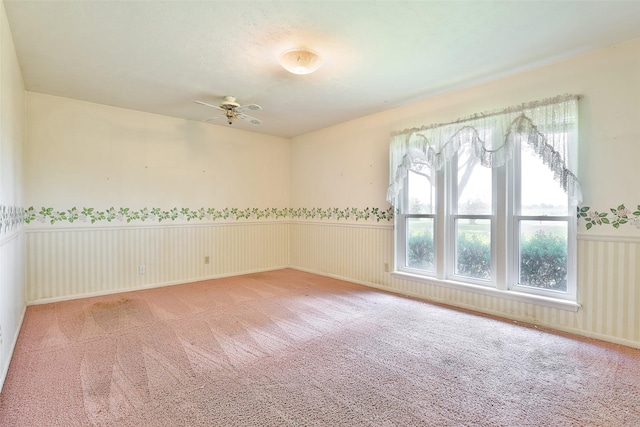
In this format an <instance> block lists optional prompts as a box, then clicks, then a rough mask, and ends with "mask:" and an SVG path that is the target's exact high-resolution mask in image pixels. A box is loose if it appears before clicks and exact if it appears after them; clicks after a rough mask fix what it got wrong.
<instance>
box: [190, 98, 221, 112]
mask: <svg viewBox="0 0 640 427" xmlns="http://www.w3.org/2000/svg"><path fill="white" fill-rule="evenodd" d="M193 102H195V103H196V104H201V105H206V106H207V107H211V108H215V109H216V110H220V111H224V109H223V108H220V107H218V106H217V105H213V104H207V103H206V102H202V101H196V100H193Z"/></svg>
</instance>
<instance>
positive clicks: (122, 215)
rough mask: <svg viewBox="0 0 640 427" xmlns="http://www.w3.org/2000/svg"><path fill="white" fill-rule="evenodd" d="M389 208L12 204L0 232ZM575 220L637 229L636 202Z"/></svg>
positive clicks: (365, 215) (580, 212) (365, 216)
mask: <svg viewBox="0 0 640 427" xmlns="http://www.w3.org/2000/svg"><path fill="white" fill-rule="evenodd" d="M393 217H394V211H393V208H391V207H390V208H388V209H380V208H371V207H367V208H364V209H358V208H345V209H338V208H327V209H323V208H282V209H278V208H265V209H258V208H246V209H238V208H224V209H215V208H206V209H205V208H200V209H195V210H194V209H188V208H172V209H169V210H163V209H160V208H143V209H140V210H134V209H130V208H119V209H115V208H109V209H106V210H102V211H101V210H98V209H94V208H82V209H77V208H75V207H73V208H71V209H68V210H66V211H59V210H54V209H53V208H44V207H43V208H41V209H40V210H36V209H35V208H34V207H33V206H32V207H30V208H28V209H23V208H20V207H15V206H4V205H0V233H6V232H8V231H9V230H11V229H15V228H16V227H17V226H19V225H20V224H23V223H26V224H29V223H32V222H36V221H37V222H40V223H50V224H55V223H59V222H68V223H74V222H90V223H91V224H94V223H96V222H102V221H107V222H116V221H117V222H128V223H130V222H132V221H143V222H144V221H149V222H153V221H156V222H163V221H185V220H186V221H193V220H200V221H216V220H241V219H267V218H274V219H279V218H291V219H316V220H317V219H320V220H323V219H327V220H355V221H359V220H365V221H366V220H376V221H377V222H380V221H388V222H390V221H393ZM577 217H578V220H583V221H584V222H585V226H586V228H587V230H590V229H592V228H593V227H595V226H603V225H604V226H606V225H610V226H612V227H613V228H620V226H622V225H625V224H628V225H631V226H635V227H636V228H638V229H640V205H637V209H636V210H632V209H629V208H627V207H626V206H625V205H624V204H621V205H619V206H618V207H616V208H610V209H609V212H607V211H604V212H599V211H597V210H594V209H592V208H591V207H589V206H583V207H579V208H578V209H577Z"/></svg>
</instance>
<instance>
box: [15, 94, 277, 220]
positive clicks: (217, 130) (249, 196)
mask: <svg viewBox="0 0 640 427" xmlns="http://www.w3.org/2000/svg"><path fill="white" fill-rule="evenodd" d="M27 116H28V130H27V132H28V141H27V148H26V164H27V168H26V194H27V203H28V204H29V205H30V206H38V207H42V206H46V207H53V208H54V209H60V210H64V209H69V208H71V207H74V206H75V207H78V208H81V207H93V208H96V209H105V208H108V207H112V206H113V207H116V208H118V207H128V208H131V209H140V208H143V207H149V208H151V207H159V208H165V209H168V208H172V207H177V208H183V207H184V208H192V209H197V208H202V207H204V208H211V207H213V208H225V207H229V208H231V207H237V208H247V207H251V208H266V207H278V208H283V207H287V206H288V205H289V172H290V168H289V145H290V142H289V140H288V139H285V138H279V137H272V136H267V135H262V134H258V133H254V132H247V131H242V130H238V129H234V128H233V127H231V126H216V125H211V124H207V123H201V122H194V121H189V120H181V119H175V118H171V117H164V116H158V115H154V114H148V113H142V112H139V111H132V110H126V109H122V108H115V107H109V106H104V105H97V104H91V103H87V102H82V101H77V100H72V99H67V98H60V97H55V96H50V95H44V94H40V93H34V92H27Z"/></svg>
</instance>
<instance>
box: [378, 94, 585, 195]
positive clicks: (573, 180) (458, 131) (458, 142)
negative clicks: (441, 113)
mask: <svg viewBox="0 0 640 427" xmlns="http://www.w3.org/2000/svg"><path fill="white" fill-rule="evenodd" d="M578 99H579V97H578V96H576V95H563V96H557V97H554V98H549V99H545V100H540V101H534V102H531V103H527V104H522V105H519V106H514V107H509V108H506V109H504V110H500V111H493V112H486V113H478V114H474V115H473V116H470V117H467V118H463V119H458V120H456V121H454V122H451V123H445V124H434V125H429V126H423V127H421V128H412V129H405V130H403V131H400V132H395V133H394V134H392V137H391V144H390V163H391V164H390V166H391V169H390V179H389V189H388V191H387V201H389V203H391V204H392V205H394V206H395V201H396V198H397V196H398V194H399V193H400V191H401V190H402V188H403V185H404V180H405V177H406V176H407V173H408V171H409V170H412V171H416V172H419V173H423V174H426V175H429V171H430V170H439V169H441V168H442V167H443V166H444V164H445V163H446V162H447V161H448V160H450V159H451V157H453V156H454V155H455V154H456V153H457V152H458V150H459V149H460V148H461V147H462V146H463V145H464V144H471V146H472V147H473V150H474V153H475V155H476V156H477V157H478V158H479V159H480V163H481V164H482V165H483V166H485V167H500V166H502V165H504V164H505V163H506V162H507V161H508V160H509V159H511V157H512V156H513V148H514V146H515V141H516V138H520V141H521V142H526V143H528V144H529V145H530V146H531V147H532V148H533V150H534V151H535V153H536V154H538V156H540V158H541V159H542V161H543V163H544V164H545V165H547V166H548V167H549V169H550V170H552V171H553V173H554V179H555V180H556V181H558V182H559V183H560V185H561V186H562V188H563V189H564V191H565V192H566V193H567V194H568V195H569V197H570V199H571V201H572V202H573V203H575V204H577V203H580V202H581V201H582V194H581V189H580V184H579V183H578V180H577V177H576V173H575V172H574V171H575V169H576V168H575V166H573V165H571V164H570V161H572V162H573V163H575V151H576V150H575V142H576V141H575V139H576V136H577V135H576V134H577V119H578V117H577V116H578V115H577V100H578Z"/></svg>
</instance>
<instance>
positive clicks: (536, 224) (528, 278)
mask: <svg viewBox="0 0 640 427" xmlns="http://www.w3.org/2000/svg"><path fill="white" fill-rule="evenodd" d="M567 230H568V224H567V222H566V221H520V284H521V285H526V286H533V287H536V288H544V289H553V290H558V291H565V292H566V290H567Z"/></svg>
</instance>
